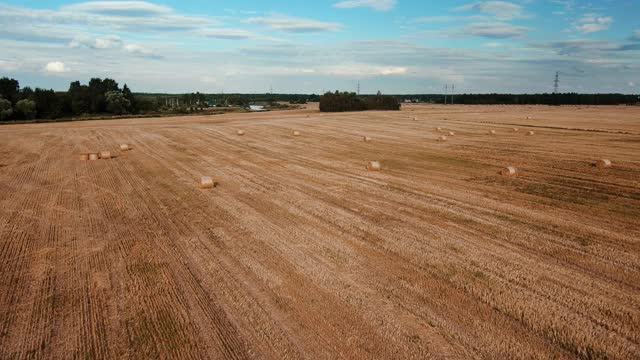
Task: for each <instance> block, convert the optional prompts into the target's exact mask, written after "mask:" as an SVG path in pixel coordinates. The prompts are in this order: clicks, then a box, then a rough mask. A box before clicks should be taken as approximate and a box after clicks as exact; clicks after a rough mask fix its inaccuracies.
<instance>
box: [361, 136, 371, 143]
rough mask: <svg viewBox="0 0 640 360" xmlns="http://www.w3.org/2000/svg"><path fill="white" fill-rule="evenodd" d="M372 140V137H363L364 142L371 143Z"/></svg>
mask: <svg viewBox="0 0 640 360" xmlns="http://www.w3.org/2000/svg"><path fill="white" fill-rule="evenodd" d="M371 140H372V139H371V138H370V137H368V136H363V137H362V141H364V142H369V141H371Z"/></svg>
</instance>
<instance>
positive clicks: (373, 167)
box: [367, 161, 381, 171]
mask: <svg viewBox="0 0 640 360" xmlns="http://www.w3.org/2000/svg"><path fill="white" fill-rule="evenodd" d="M380 168H381V167H380V162H379V161H369V163H367V170H370V171H380Z"/></svg>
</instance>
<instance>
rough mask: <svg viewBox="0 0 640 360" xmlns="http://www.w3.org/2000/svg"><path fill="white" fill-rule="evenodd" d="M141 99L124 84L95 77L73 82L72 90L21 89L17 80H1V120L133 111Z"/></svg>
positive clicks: (4, 78) (116, 113)
mask: <svg viewBox="0 0 640 360" xmlns="http://www.w3.org/2000/svg"><path fill="white" fill-rule="evenodd" d="M139 105H142V104H140V102H139V100H138V99H136V97H135V96H134V95H133V93H132V92H131V90H130V89H129V87H128V86H127V85H126V84H125V85H124V86H123V87H122V88H120V87H119V85H118V83H117V82H116V81H115V80H113V79H104V80H103V79H99V78H93V79H91V80H90V81H89V83H88V84H87V85H83V84H81V83H80V82H79V81H75V82H72V83H71V84H70V85H69V90H68V91H66V92H64V91H58V92H56V91H54V90H50V89H49V90H47V89H41V88H36V89H32V88H30V87H25V88H20V83H19V82H18V80H15V79H10V78H7V77H3V78H1V79H0V121H9V120H33V119H57V118H61V117H72V116H82V115H88V114H114V115H123V114H132V113H136V112H137V111H138V108H139Z"/></svg>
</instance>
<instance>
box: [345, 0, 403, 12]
mask: <svg viewBox="0 0 640 360" xmlns="http://www.w3.org/2000/svg"><path fill="white" fill-rule="evenodd" d="M396 2H397V1H396V0H345V1H340V2H337V3H335V4H333V7H335V8H341V9H350V8H356V7H369V8H372V9H374V10H378V11H389V10H391V9H393V8H394V7H395V6H396Z"/></svg>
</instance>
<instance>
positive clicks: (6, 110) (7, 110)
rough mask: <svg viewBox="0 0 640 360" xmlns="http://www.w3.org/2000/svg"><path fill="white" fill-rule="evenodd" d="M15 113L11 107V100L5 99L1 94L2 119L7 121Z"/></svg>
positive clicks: (0, 117)
mask: <svg viewBox="0 0 640 360" xmlns="http://www.w3.org/2000/svg"><path fill="white" fill-rule="evenodd" d="M11 115H13V109H12V108H11V101H9V100H7V99H3V98H2V96H0V121H6V120H9V118H11Z"/></svg>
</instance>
